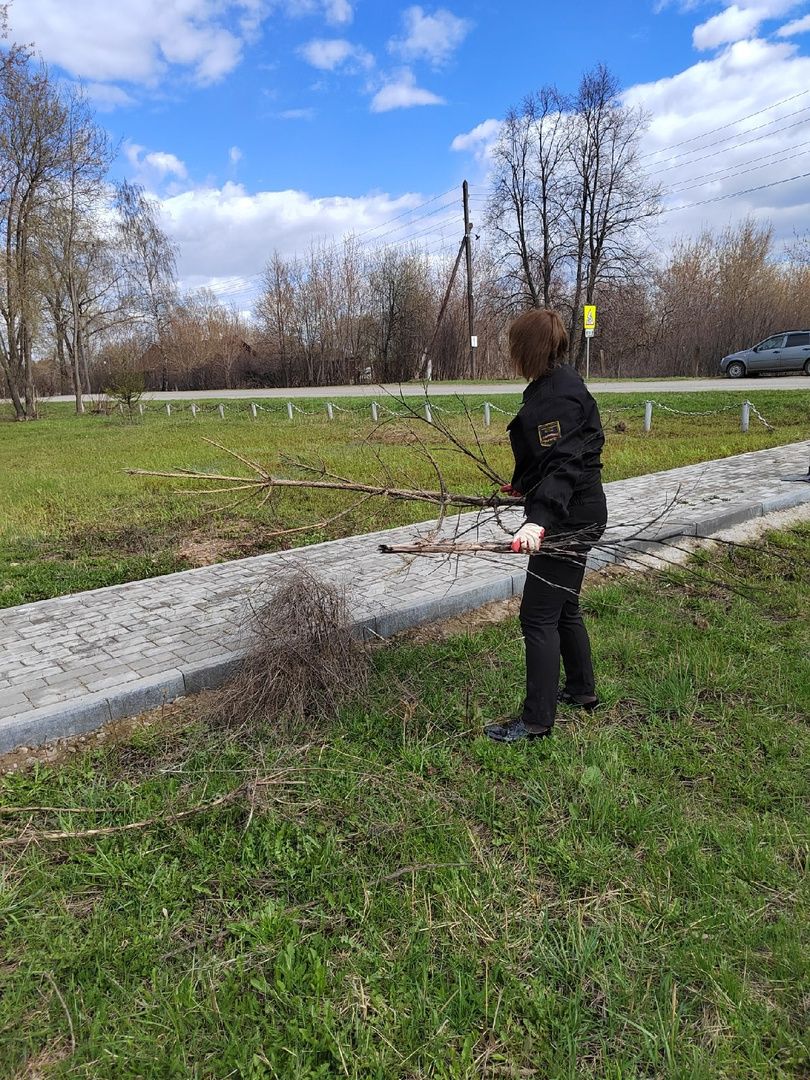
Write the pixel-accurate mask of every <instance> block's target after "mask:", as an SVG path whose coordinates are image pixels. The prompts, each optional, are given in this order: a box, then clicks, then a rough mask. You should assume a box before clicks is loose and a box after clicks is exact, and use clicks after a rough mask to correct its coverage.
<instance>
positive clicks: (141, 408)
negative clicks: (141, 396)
mask: <svg viewBox="0 0 810 1080" xmlns="http://www.w3.org/2000/svg"><path fill="white" fill-rule="evenodd" d="M138 412H139V413H140V414H141V416H143V402H142V401H139V402H138Z"/></svg>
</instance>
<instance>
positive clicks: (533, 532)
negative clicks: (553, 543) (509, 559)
mask: <svg viewBox="0 0 810 1080" xmlns="http://www.w3.org/2000/svg"><path fill="white" fill-rule="evenodd" d="M545 535H546V530H545V529H544V528H543V526H542V525H534V524H533V523H532V522H531V521H527V522H526V524H525V525H521V527H520V528H519V529H518V531H517V532H516V533H515V535H514V537H513V539H512V551H520V552H522V553H523V554H524V555H531V554H533V553H534V552H536V551H539V550H540V545H541V544H542V543H543V537H544V536H545Z"/></svg>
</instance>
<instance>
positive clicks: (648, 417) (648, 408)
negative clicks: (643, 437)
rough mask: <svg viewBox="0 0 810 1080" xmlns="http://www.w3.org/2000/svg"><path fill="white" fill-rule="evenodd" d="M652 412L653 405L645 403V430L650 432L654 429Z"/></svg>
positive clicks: (649, 402)
mask: <svg viewBox="0 0 810 1080" xmlns="http://www.w3.org/2000/svg"><path fill="white" fill-rule="evenodd" d="M652 410H653V403H652V402H651V401H645V402H644V430H645V431H649V430H650V428H651V427H652Z"/></svg>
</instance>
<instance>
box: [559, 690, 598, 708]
mask: <svg viewBox="0 0 810 1080" xmlns="http://www.w3.org/2000/svg"><path fill="white" fill-rule="evenodd" d="M557 701H559V703H560V704H561V705H572V706H573V707H574V708H575V709H585V711H586V712H593V710H594V709H595V708H597V706H598V705H599V704H601V703H600V701H599V698H598V697H595V698H594V699H593V701H580V700H579V698H575V697H574V695H573V694H569V693H568V691H567V690H560V692H559V693H558V694H557Z"/></svg>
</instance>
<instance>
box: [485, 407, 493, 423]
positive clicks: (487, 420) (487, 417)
mask: <svg viewBox="0 0 810 1080" xmlns="http://www.w3.org/2000/svg"><path fill="white" fill-rule="evenodd" d="M491 423H492V414H491V412H490V405H489V402H488V401H485V402H484V427H489V425H490V424H491Z"/></svg>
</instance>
